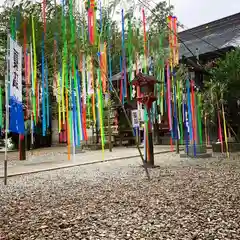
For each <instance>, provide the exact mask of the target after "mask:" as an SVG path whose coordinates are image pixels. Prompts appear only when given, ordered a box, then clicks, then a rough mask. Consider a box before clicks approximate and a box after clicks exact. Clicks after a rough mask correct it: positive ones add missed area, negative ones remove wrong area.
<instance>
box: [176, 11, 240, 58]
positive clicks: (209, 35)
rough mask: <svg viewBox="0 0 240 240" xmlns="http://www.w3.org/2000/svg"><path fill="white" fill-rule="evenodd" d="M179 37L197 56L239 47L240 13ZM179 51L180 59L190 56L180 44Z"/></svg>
mask: <svg viewBox="0 0 240 240" xmlns="http://www.w3.org/2000/svg"><path fill="white" fill-rule="evenodd" d="M179 37H180V38H181V40H182V41H184V43H185V44H186V45H187V47H188V48H189V49H190V50H191V51H192V52H193V54H196V49H198V54H199V55H201V54H205V53H208V52H213V51H216V50H217V48H218V49H224V48H227V47H237V46H240V13H237V14H234V15H231V16H229V17H226V18H222V19H219V20H216V21H214V22H210V23H207V24H204V25H201V26H198V27H196V28H192V29H189V30H186V31H183V32H180V33H179ZM208 43H210V44H208ZM211 45H213V46H211ZM179 50H180V51H179V54H180V57H182V56H183V55H184V56H185V57H191V56H192V54H191V53H190V52H189V50H188V49H187V48H186V47H185V46H184V45H183V44H182V43H181V44H180V49H179Z"/></svg>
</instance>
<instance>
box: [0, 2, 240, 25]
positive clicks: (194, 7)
mask: <svg viewBox="0 0 240 240" xmlns="http://www.w3.org/2000/svg"><path fill="white" fill-rule="evenodd" d="M35 1H36V0H35ZM97 1H98V0H97ZM110 1H111V0H101V2H110ZM134 1H135V2H138V0H134ZM141 1H142V2H145V4H147V5H148V7H150V8H153V7H154V6H155V5H156V3H158V2H160V1H161V0H141ZM166 1H167V2H169V1H170V4H171V5H173V6H174V15H176V16H177V18H178V21H179V22H180V23H181V24H183V25H184V26H185V30H186V29H188V28H192V27H196V26H198V25H201V24H204V23H208V22H211V21H214V20H217V19H220V18H223V17H226V16H229V15H232V14H234V13H238V12H240V0H166ZM57 2H59V3H60V2H61V0H57ZM126 2H128V0H122V1H121V3H125V4H120V5H121V6H120V9H121V8H122V7H123V8H126V7H127V4H126ZM3 3H4V0H0V5H2V4H3ZM140 14H141V13H140ZM114 18H116V19H118V20H119V21H120V20H121V18H120V16H114Z"/></svg>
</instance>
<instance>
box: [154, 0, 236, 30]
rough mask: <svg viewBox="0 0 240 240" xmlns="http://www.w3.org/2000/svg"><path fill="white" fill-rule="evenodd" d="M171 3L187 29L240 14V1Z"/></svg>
mask: <svg viewBox="0 0 240 240" xmlns="http://www.w3.org/2000/svg"><path fill="white" fill-rule="evenodd" d="M150 1H151V0H150ZM155 2H157V1H156V0H155ZM170 3H171V4H172V5H173V6H174V9H175V10H174V14H175V15H176V16H177V18H178V20H179V22H180V23H182V24H183V25H185V26H186V27H187V28H192V27H196V26H198V25H201V24H204V23H208V22H211V21H214V20H217V19H220V18H223V17H226V16H229V15H232V14H234V13H238V12H240V0H170ZM152 6H154V4H152ZM187 28H186V29H187Z"/></svg>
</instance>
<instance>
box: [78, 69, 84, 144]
mask: <svg viewBox="0 0 240 240" xmlns="http://www.w3.org/2000/svg"><path fill="white" fill-rule="evenodd" d="M77 80H78V92H79V94H80V97H79V105H80V116H81V117H82V98H81V80H80V75H79V73H78V71H77ZM80 121H81V126H82V129H81V131H82V134H81V138H80V140H83V136H84V133H83V123H82V118H81V119H80Z"/></svg>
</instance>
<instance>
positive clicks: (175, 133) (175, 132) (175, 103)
mask: <svg viewBox="0 0 240 240" xmlns="http://www.w3.org/2000/svg"><path fill="white" fill-rule="evenodd" d="M173 76H174V88H173V91H174V106H173V107H174V110H173V111H174V113H173V114H174V128H175V129H174V138H175V140H178V119H177V97H176V74H175V73H173Z"/></svg>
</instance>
